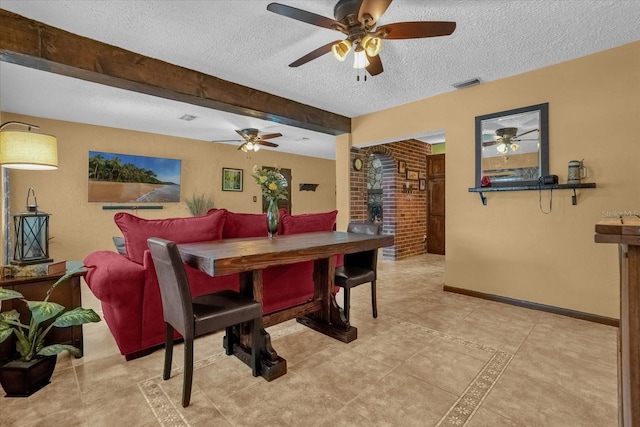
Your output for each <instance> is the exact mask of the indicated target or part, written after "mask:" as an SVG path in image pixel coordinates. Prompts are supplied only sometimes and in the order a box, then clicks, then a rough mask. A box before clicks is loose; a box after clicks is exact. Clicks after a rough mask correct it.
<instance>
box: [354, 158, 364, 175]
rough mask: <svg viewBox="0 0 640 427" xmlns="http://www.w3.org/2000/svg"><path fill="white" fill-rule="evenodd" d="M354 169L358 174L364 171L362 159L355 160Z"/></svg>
mask: <svg viewBox="0 0 640 427" xmlns="http://www.w3.org/2000/svg"><path fill="white" fill-rule="evenodd" d="M353 169H354V170H355V171H358V172H359V171H361V170H362V159H361V158H360V157H356V158H355V159H353Z"/></svg>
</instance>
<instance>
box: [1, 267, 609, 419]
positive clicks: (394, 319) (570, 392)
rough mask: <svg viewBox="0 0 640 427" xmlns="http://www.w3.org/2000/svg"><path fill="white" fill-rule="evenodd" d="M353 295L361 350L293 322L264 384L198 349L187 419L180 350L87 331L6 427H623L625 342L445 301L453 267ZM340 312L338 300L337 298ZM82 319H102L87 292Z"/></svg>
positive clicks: (12, 409)
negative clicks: (620, 377)
mask: <svg viewBox="0 0 640 427" xmlns="http://www.w3.org/2000/svg"><path fill="white" fill-rule="evenodd" d="M379 276H380V278H379V281H378V310H379V316H378V318H377V319H375V320H374V319H373V318H372V317H371V311H370V310H371V306H370V287H369V286H368V285H363V286H360V287H358V288H356V289H354V290H353V291H352V313H351V317H352V319H351V323H352V324H353V325H354V326H356V327H357V328H358V339H357V340H355V341H353V342H352V343H350V344H344V343H342V342H339V341H336V340H333V339H331V338H328V337H326V336H324V335H322V334H319V333H317V332H314V331H312V330H310V329H307V328H306V327H304V326H302V325H300V324H298V323H297V322H295V321H289V322H286V323H283V324H281V325H277V326H275V327H272V328H269V329H268V331H269V333H270V334H271V337H272V343H273V346H274V348H275V349H276V350H277V351H278V354H279V355H280V356H282V357H284V358H285V359H287V365H288V372H287V374H286V375H285V376H283V377H281V378H279V379H276V380H274V381H272V382H266V381H265V380H264V379H262V378H261V377H258V378H254V377H252V376H251V371H250V370H249V368H248V367H247V366H245V365H244V364H242V363H241V362H240V361H238V360H237V359H236V358H235V357H227V356H225V355H224V353H223V349H222V343H221V340H222V334H221V333H218V334H214V335H211V336H207V337H203V338H200V339H198V340H197V341H196V345H195V352H196V360H197V361H198V362H197V368H196V371H195V375H194V389H193V393H192V398H191V406H189V407H188V408H186V409H184V408H182V407H181V406H180V396H181V388H182V375H181V371H182V369H181V363H182V347H181V345H178V346H177V347H176V351H175V355H174V364H175V368H174V370H173V372H172V378H171V379H170V380H168V381H162V379H161V377H160V375H161V371H162V360H163V352H162V350H158V351H156V352H154V353H153V354H151V355H149V356H146V357H144V358H141V359H136V360H133V361H130V362H125V360H124V358H123V357H122V356H121V355H120V354H119V352H118V350H117V348H116V346H115V344H114V342H113V339H112V337H111V335H110V333H109V331H108V330H107V327H106V325H105V324H104V322H101V323H99V324H91V325H85V326H84V328H85V329H84V334H85V356H84V357H83V358H82V359H77V360H76V359H73V358H72V357H69V356H68V355H66V354H65V355H60V356H59V358H58V364H57V367H56V371H55V373H54V376H53V378H52V383H51V384H49V385H48V386H46V387H45V388H44V389H42V390H40V391H38V392H37V393H36V394H34V395H33V396H31V397H29V398H0V425H2V426H39V425H43V426H44V425H46V426H55V425H65V426H91V427H94V426H119V425H127V426H157V425H165V426H178V425H190V426H258V425H259V426H305V427H311V426H403V427H404V426H453V425H467V426H474V427H476V426H562V427H568V426H589V427H594V426H603V427H613V426H616V425H617V370H616V334H617V329H616V328H613V327H609V326H603V325H599V324H595V323H590V322H586V321H581V320H576V319H572V318H568V317H563V316H558V315H553V314H549V313H544V312H539V311H533V310H528V309H523V308H519V307H513V306H509V305H504V304H500V303H495V302H489V301H485V300H481V299H476V298H471V297H466V296H462V295H457V294H452V293H447V292H443V291H442V286H443V284H444V279H445V275H444V257H442V256H438V255H423V256H417V257H413V258H409V259H405V260H401V261H396V262H391V261H380V264H379ZM338 300H339V301H340V296H338ZM83 305H84V306H88V307H92V308H94V309H96V310H97V311H99V309H100V306H99V302H98V301H97V300H96V299H95V298H94V297H93V295H92V294H91V293H90V291H89V290H88V288H86V286H84V289H83Z"/></svg>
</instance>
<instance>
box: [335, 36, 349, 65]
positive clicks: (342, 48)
mask: <svg viewBox="0 0 640 427" xmlns="http://www.w3.org/2000/svg"><path fill="white" fill-rule="evenodd" d="M350 50H351V41H349V40H342V41H341V42H340V43H336V44H334V45H333V46H331V53H333V56H334V58H336V59H337V60H338V61H340V62H342V61H344V60H345V59H346V58H347V54H348V53H349V51H350Z"/></svg>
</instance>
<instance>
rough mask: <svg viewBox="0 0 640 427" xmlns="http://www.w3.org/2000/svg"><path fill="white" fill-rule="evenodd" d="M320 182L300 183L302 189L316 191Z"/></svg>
mask: <svg viewBox="0 0 640 427" xmlns="http://www.w3.org/2000/svg"><path fill="white" fill-rule="evenodd" d="M316 188H318V184H300V191H316Z"/></svg>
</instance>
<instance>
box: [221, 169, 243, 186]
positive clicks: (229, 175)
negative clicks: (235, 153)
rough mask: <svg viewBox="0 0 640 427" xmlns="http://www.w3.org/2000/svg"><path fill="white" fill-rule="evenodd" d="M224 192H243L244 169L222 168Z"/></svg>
mask: <svg viewBox="0 0 640 427" xmlns="http://www.w3.org/2000/svg"><path fill="white" fill-rule="evenodd" d="M222 191H242V169H232V168H222Z"/></svg>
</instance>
